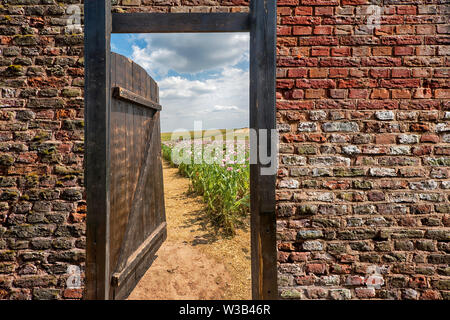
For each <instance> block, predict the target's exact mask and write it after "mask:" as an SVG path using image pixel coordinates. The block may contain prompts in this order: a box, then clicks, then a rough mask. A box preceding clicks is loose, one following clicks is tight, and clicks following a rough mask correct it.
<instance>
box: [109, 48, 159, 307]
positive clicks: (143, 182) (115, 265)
mask: <svg viewBox="0 0 450 320" xmlns="http://www.w3.org/2000/svg"><path fill="white" fill-rule="evenodd" d="M111 61H112V62H113V63H112V68H111V79H112V81H111V85H112V86H113V88H114V89H113V90H112V101H111V119H112V120H111V137H110V140H111V172H110V175H111V184H110V194H111V210H110V211H111V214H110V217H111V218H110V228H111V243H110V252H111V255H110V269H111V272H112V273H111V274H112V276H111V281H112V286H111V289H110V298H112V299H122V298H126V296H127V295H128V294H129V292H130V291H131V290H132V288H133V287H134V285H136V283H137V281H139V279H140V276H142V275H143V274H144V273H145V270H147V269H148V267H149V266H150V264H151V262H152V261H153V258H152V253H151V252H153V254H154V253H155V252H156V250H157V249H158V248H159V246H160V245H161V244H162V242H163V241H164V240H165V238H166V233H167V232H166V229H165V227H164V230H162V229H161V225H162V224H163V223H164V226H165V209H164V199H163V197H164V193H163V185H162V164H161V137H160V135H161V132H160V123H159V122H160V116H159V111H160V110H161V108H160V107H156V108H153V107H152V106H159V105H158V104H157V103H156V102H155V101H158V100H159V98H158V96H157V94H158V89H157V88H158V86H157V84H156V82H155V81H154V80H153V79H152V78H151V77H150V76H149V75H148V74H147V73H146V72H145V70H144V69H143V68H142V67H140V66H139V65H137V64H136V63H134V62H133V61H131V60H129V59H128V58H126V57H124V56H122V55H119V54H116V53H112V55H111ZM149 106H150V107H149ZM158 228H159V229H161V230H159V229H158ZM157 229H158V230H159V231H158V232H157V233H158V234H157V235H155V232H156V231H155V230H157ZM150 238H154V240H151V239H150ZM141 251H142V252H141Z"/></svg>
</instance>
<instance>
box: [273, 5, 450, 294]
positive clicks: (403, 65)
mask: <svg viewBox="0 0 450 320" xmlns="http://www.w3.org/2000/svg"><path fill="white" fill-rule="evenodd" d="M378 3H381V4H380V6H382V8H384V13H383V14H382V18H381V25H380V27H379V28H376V29H375V30H374V32H373V33H372V30H371V29H370V28H368V27H367V19H368V17H369V16H370V15H367V14H366V12H367V11H366V10H367V8H368V6H367V5H368V4H370V2H369V1H368V0H279V1H278V5H279V18H278V22H279V26H278V35H279V39H278V44H279V48H278V53H279V57H278V66H279V70H278V82H277V89H278V104H277V107H278V123H279V128H280V131H281V134H282V136H281V150H280V152H281V155H280V159H281V160H280V163H281V166H280V170H279V175H278V190H277V197H278V233H279V240H280V241H279V245H278V248H279V258H278V261H279V263H280V265H279V273H280V275H279V279H278V281H279V285H280V292H281V295H282V296H283V297H286V298H300V299H304V298H305V299H308V298H309V299H316V298H326V299H354V298H364V299H366V298H381V299H400V298H402V299H442V298H443V299H449V296H450V295H449V293H450V291H449V290H450V277H449V276H450V269H449V262H450V255H449V254H448V252H449V248H450V247H449V240H450V228H449V226H450V219H449V218H450V217H449V215H448V214H449V212H450V203H449V198H450V197H449V196H450V193H449V188H450V181H449V170H448V168H449V166H450V145H449V143H450V122H449V120H450V101H449V98H450V89H449V66H450V60H449V54H450V46H449V44H450V37H449V35H448V34H449V31H450V27H449V16H450V11H449V5H446V4H440V3H443V2H442V1H422V0H392V1H387V0H385V1H384V4H382V3H383V1H380V2H378ZM371 266H373V267H371ZM374 266H378V267H379V272H380V273H381V274H382V276H383V278H384V282H385V283H384V285H383V286H382V287H381V288H380V289H375V288H372V287H370V286H367V285H365V283H364V280H365V277H366V276H367V272H368V269H369V273H370V269H372V268H375V267H374Z"/></svg>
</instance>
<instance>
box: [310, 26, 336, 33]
mask: <svg viewBox="0 0 450 320" xmlns="http://www.w3.org/2000/svg"><path fill="white" fill-rule="evenodd" d="M314 34H318V35H330V34H333V27H332V26H315V27H314Z"/></svg>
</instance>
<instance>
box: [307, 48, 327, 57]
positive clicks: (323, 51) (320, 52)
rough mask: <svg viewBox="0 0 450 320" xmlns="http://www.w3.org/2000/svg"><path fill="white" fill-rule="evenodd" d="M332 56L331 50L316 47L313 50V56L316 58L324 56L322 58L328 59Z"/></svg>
mask: <svg viewBox="0 0 450 320" xmlns="http://www.w3.org/2000/svg"><path fill="white" fill-rule="evenodd" d="M329 55H330V48H320V47H315V48H312V49H311V56H313V57H316V56H322V57H324V56H325V57H326V56H329Z"/></svg>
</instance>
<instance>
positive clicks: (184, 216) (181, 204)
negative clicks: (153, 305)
mask: <svg viewBox="0 0 450 320" xmlns="http://www.w3.org/2000/svg"><path fill="white" fill-rule="evenodd" d="M188 188H189V180H188V179H186V178H183V177H181V176H180V175H179V174H178V169H176V168H171V167H170V166H169V165H168V164H167V163H164V194H165V205H166V215H167V225H168V237H167V240H166V242H165V243H164V244H163V245H162V246H161V248H160V250H159V251H158V254H157V258H156V260H155V261H154V262H153V265H152V266H151V267H150V269H149V270H148V271H147V272H146V274H145V275H144V277H143V278H142V279H141V281H140V282H139V283H138V285H137V286H136V288H135V289H134V291H133V292H132V293H131V295H130V296H129V299H133V300H172V299H175V300H177V299H193V300H210V299H250V298H251V290H250V287H251V284H250V235H249V232H248V230H239V231H238V233H237V235H236V236H235V237H234V238H232V239H222V238H220V237H217V236H216V235H215V233H214V232H212V230H211V227H210V226H209V225H208V223H207V222H206V218H205V213H204V212H203V208H204V204H203V203H202V201H201V198H200V197H195V196H190V195H187V190H188Z"/></svg>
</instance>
